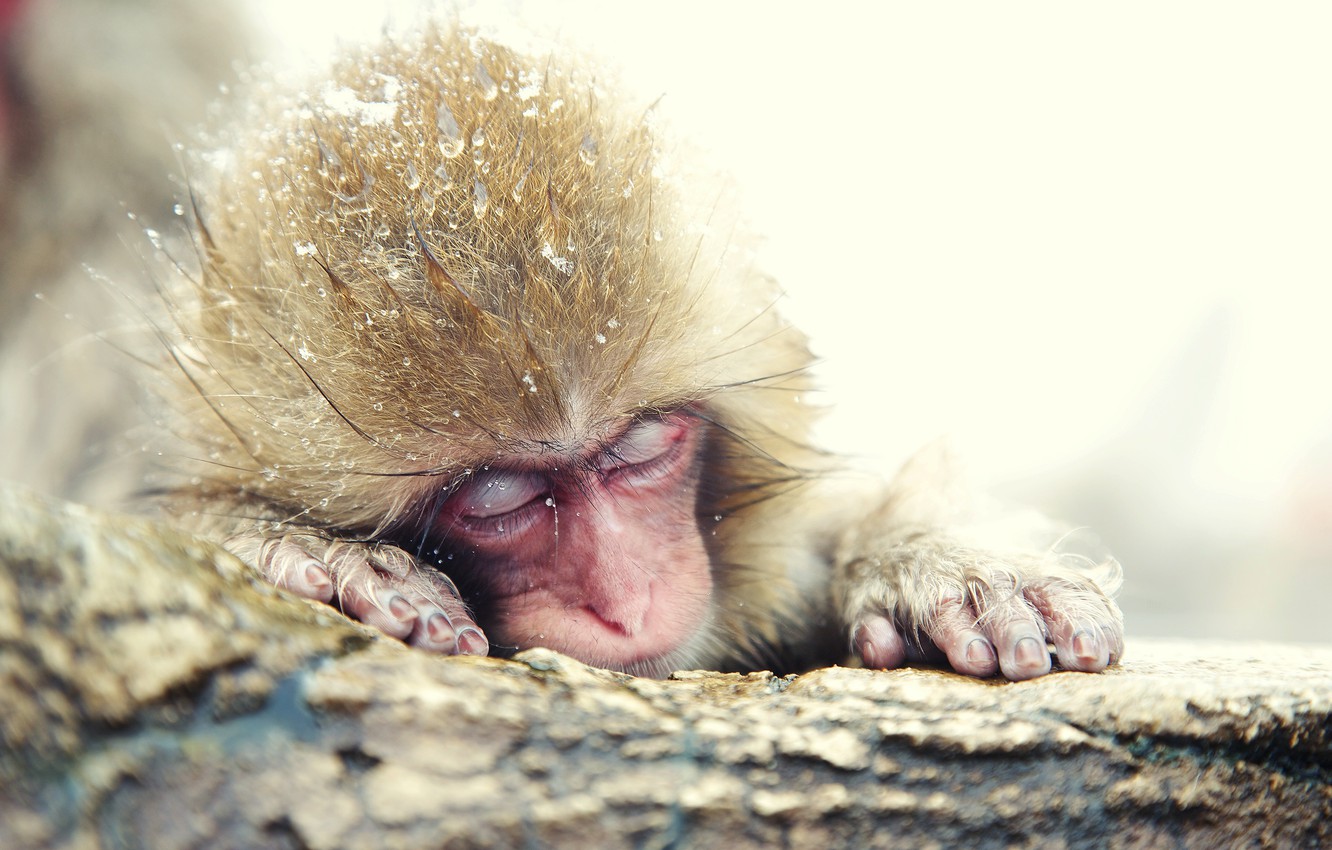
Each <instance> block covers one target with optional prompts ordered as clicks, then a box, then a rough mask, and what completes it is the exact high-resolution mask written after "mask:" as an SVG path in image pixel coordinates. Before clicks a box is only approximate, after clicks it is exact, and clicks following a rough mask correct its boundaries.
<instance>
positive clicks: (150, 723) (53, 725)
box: [0, 490, 1332, 850]
mask: <svg viewBox="0 0 1332 850" xmlns="http://www.w3.org/2000/svg"><path fill="white" fill-rule="evenodd" d="M1330 716H1332V649H1329V648H1313V647H1303V648H1301V647H1289V646H1276V645H1253V644H1244V645H1238V644H1237V645H1225V644H1195V643H1170V642H1161V641H1152V642H1148V641H1137V642H1133V643H1131V644H1130V647H1129V655H1128V657H1127V659H1126V660H1125V662H1124V664H1123V665H1122V666H1120V667H1118V668H1116V669H1113V670H1111V671H1109V672H1108V673H1105V674H1102V675H1083V674H1077V673H1056V674H1053V675H1050V676H1047V677H1044V678H1041V679H1037V680H1034V681H1030V682H1020V683H1005V682H998V681H977V680H973V679H967V678H964V677H960V676H955V675H952V674H950V673H947V672H943V671H939V670H930V669H905V670H899V671H892V672H877V671H868V670H855V669H846V668H837V667H833V668H827V669H822V670H816V671H813V672H810V673H807V674H805V675H802V676H794V677H776V676H773V675H772V674H770V673H754V674H750V675H735V674H716V673H707V672H687V673H682V674H679V675H678V676H676V677H675V678H674V679H672V680H668V681H652V680H643V679H634V678H632V677H628V676H623V675H619V674H614V673H609V672H606V671H601V670H595V669H592V668H588V667H586V666H584V665H582V664H579V663H577V662H575V661H572V660H570V659H567V658H564V657H562V656H559V655H557V654H555V653H551V652H547V651H541V650H534V651H530V652H526V653H523V654H521V655H520V656H518V658H517V659H516V660H514V661H504V660H499V659H471V658H457V659H445V658H436V657H433V656H429V655H426V654H424V653H420V652H415V651H412V650H408V649H406V648H405V647H402V646H401V645H399V644H396V643H394V642H392V641H388V640H382V639H379V638H377V637H375V636H374V635H372V634H371V633H370V632H368V631H367V630H364V629H362V628H360V627H359V626H356V625H355V624H351V623H348V622H347V621H345V620H343V619H342V618H341V617H339V616H337V615H335V614H333V613H331V612H329V611H327V610H324V609H322V608H319V607H316V606H312V605H310V604H307V603H304V602H301V601H299V600H293V599H289V598H287V597H285V596H283V595H282V594H280V593H277V592H275V591H273V590H271V589H269V588H267V587H265V586H263V585H262V584H259V583H257V582H255V581H253V580H252V579H251V578H250V577H249V576H248V574H247V573H246V572H245V570H244V568H243V567H242V566H241V565H240V564H239V563H237V562H236V561H234V560H233V559H232V558H230V557H229V556H228V555H226V554H225V553H222V552H220V551H219V550H217V549H215V548H213V547H211V546H209V545H207V544H205V543H202V542H199V541H197V540H193V539H191V538H189V537H186V536H183V535H180V534H177V533H175V532H173V531H171V530H170V529H166V528H162V527H160V526H158V525H155V524H153V523H151V522H148V521H145V520H136V519H126V518H123V517H110V516H106V515H101V514H97V513H95V512H92V511H89V510H87V509H84V508H80V507H78V506H72V505H63V504H59V503H53V502H46V501H43V500H40V499H37V498H35V497H33V496H31V495H29V494H25V493H23V492H21V491H13V490H8V491H5V490H0V733H2V734H3V742H4V750H3V753H0V783H2V784H0V846H4V847H25V848H26V847H32V848H103V847H106V848H117V847H130V846H144V847H170V848H174V847H181V848H185V847H203V846H207V847H210V848H214V847H220V848H231V847H234V848H254V847H275V848H287V847H291V848H298V847H299V848H306V847H308V848H320V849H321V850H325V849H326V850H336V848H353V847H365V846H378V847H389V848H399V847H400V848H417V847H421V848H426V847H430V848H434V847H483V846H515V845H535V846H546V847H564V846H568V847H579V848H582V847H589V846H642V847H663V848H664V847H725V848H727V849H728V850H736V848H744V847H769V846H787V847H818V848H824V847H828V846H848V847H851V846H854V847H912V848H915V847H932V846H934V847H956V846H967V847H1203V846H1206V847H1211V846H1236V845H1244V846H1254V847H1286V846H1319V845H1321V844H1324V843H1326V842H1328V841H1329V839H1332V835H1329V832H1330V830H1329V827H1328V826H1326V825H1325V824H1326V822H1327V819H1328V817H1329V815H1332V791H1329V778H1330V777H1332V746H1330V745H1329V740H1328V736H1329V730H1330V729H1332V724H1330V723H1329V717H1330Z"/></svg>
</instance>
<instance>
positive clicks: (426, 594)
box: [223, 533, 490, 655]
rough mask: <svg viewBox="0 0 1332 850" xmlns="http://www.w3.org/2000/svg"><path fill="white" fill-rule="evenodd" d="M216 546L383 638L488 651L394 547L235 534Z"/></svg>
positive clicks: (442, 588)
mask: <svg viewBox="0 0 1332 850" xmlns="http://www.w3.org/2000/svg"><path fill="white" fill-rule="evenodd" d="M223 546H224V547H225V548H226V549H227V550H228V551H230V552H231V553H233V554H234V555H236V556H237V557H239V558H240V559H241V560H243V561H246V562H247V563H249V564H250V565H251V566H253V567H254V568H255V569H257V570H258V571H259V574H260V575H261V576H263V578H264V579H265V580H266V581H268V582H269V583H270V584H273V585H275V586H277V587H280V588H282V589H284V590H288V591H290V592H292V593H295V594H296V595H297V596H301V597H304V598H306V599H313V600H315V601H317V602H325V603H328V604H330V605H333V606H334V607H336V608H338V609H339V610H341V611H342V613H344V614H346V615H347V616H348V617H351V618H353V619H355V620H360V621H361V622H362V623H365V624H366V625H367V626H371V627H372V628H376V629H378V630H379V631H381V632H383V633H384V634H386V635H388V636H389V637H394V638H397V639H399V640H402V641H405V642H406V643H408V644H410V645H411V646H414V647H417V648H418V649H424V650H428V651H432V652H440V653H444V654H445V655H485V654H487V652H489V650H490V643H489V641H487V640H486V637H485V635H484V634H483V633H482V632H481V629H480V628H478V627H477V625H476V623H475V622H473V621H472V618H471V616H470V615H469V614H468V613H467V606H466V605H465V604H463V601H462V598H461V597H460V595H459V593H458V588H457V586H456V585H454V583H453V582H452V581H450V580H449V578H448V577H447V576H445V575H444V574H443V573H441V572H439V571H438V570H433V569H428V568H422V567H421V566H420V565H419V564H418V563H417V562H416V559H415V558H413V557H412V556H411V555H408V554H407V553H406V552H404V551H403V550H401V549H399V548H398V547H396V546H390V545H388V544H383V543H357V542H349V541H346V540H328V539H325V538H323V537H320V536H318V535H316V534H303V533H294V534H280V535H274V536H268V535H263V534H259V533H245V534H238V535H236V536H234V537H231V538H229V539H228V540H227V541H226V542H225V543H224V544H223Z"/></svg>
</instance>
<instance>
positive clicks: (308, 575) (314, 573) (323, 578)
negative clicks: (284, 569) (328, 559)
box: [305, 564, 331, 591]
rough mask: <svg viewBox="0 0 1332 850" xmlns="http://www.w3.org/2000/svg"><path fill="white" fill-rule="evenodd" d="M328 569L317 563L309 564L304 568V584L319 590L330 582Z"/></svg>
mask: <svg viewBox="0 0 1332 850" xmlns="http://www.w3.org/2000/svg"><path fill="white" fill-rule="evenodd" d="M330 583H331V582H330V580H329V577H328V571H327V570H325V569H324V568H323V567H321V566H319V565H318V564H310V565H309V566H307V567H306V568H305V584H306V586H307V587H309V588H310V589H311V590H314V591H320V590H323V589H324V588H326V587H328V586H329V584H330Z"/></svg>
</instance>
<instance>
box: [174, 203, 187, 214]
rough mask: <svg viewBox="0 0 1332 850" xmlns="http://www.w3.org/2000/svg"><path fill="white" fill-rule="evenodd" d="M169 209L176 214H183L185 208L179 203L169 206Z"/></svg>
mask: <svg viewBox="0 0 1332 850" xmlns="http://www.w3.org/2000/svg"><path fill="white" fill-rule="evenodd" d="M171 211H172V212H173V213H175V214H176V215H185V208H184V207H183V206H181V205H180V204H176V205H175V206H173V207H172V208H171Z"/></svg>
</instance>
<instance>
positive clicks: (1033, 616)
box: [834, 531, 1124, 681]
mask: <svg viewBox="0 0 1332 850" xmlns="http://www.w3.org/2000/svg"><path fill="white" fill-rule="evenodd" d="M900 541H901V542H899V543H897V544H895V545H891V546H887V547H885V548H883V549H882V550H880V551H879V552H878V553H877V554H875V555H872V556H850V557H846V558H845V559H844V560H842V561H841V562H840V563H839V565H838V575H837V580H836V582H835V584H834V588H835V595H836V597H837V605H838V608H839V611H840V613H841V615H842V617H843V618H844V619H843V620H842V622H844V623H847V624H848V625H849V627H850V637H851V643H852V646H853V648H854V649H855V651H856V653H857V654H858V655H859V656H860V657H861V659H862V660H863V661H864V662H865V665H866V666H868V667H875V668H880V669H883V668H892V667H899V666H901V665H902V664H904V663H906V662H908V661H912V660H934V659H938V657H939V656H940V654H942V655H943V656H945V657H946V658H947V660H948V663H949V665H950V666H951V667H952V668H953V669H954V670H956V671H957V672H959V673H965V674H968V675H971V676H993V675H995V674H996V673H1002V675H1003V676H1004V677H1006V678H1008V679H1012V680H1015V681H1016V680H1019V679H1031V678H1035V677H1037V676H1043V675H1045V674H1046V673H1049V672H1050V669H1051V663H1050V653H1049V650H1048V649H1047V644H1049V645H1053V647H1054V652H1055V655H1056V657H1057V658H1058V660H1059V663H1060V665H1061V666H1062V667H1063V668H1064V669H1065V670H1080V671H1084V672H1089V673H1095V672H1100V671H1101V670H1104V669H1105V668H1106V667H1107V666H1109V665H1112V664H1114V663H1115V662H1117V661H1118V660H1119V658H1120V656H1121V655H1122V654H1123V651H1124V629H1123V615H1122V614H1120V611H1119V607H1118V606H1117V605H1115V603H1114V601H1113V600H1111V599H1110V597H1109V595H1108V594H1107V593H1106V591H1105V590H1104V589H1103V588H1102V585H1101V584H1100V583H1098V582H1097V581H1096V580H1094V578H1093V577H1092V575H1091V572H1092V571H1091V570H1082V571H1079V570H1078V569H1076V568H1074V567H1070V566H1067V565H1065V564H1061V563H1060V562H1059V560H1058V559H1057V558H1055V557H1053V556H1052V555H1051V554H1050V553H1046V552H1027V553H1024V552H1017V553H1004V554H1003V555H1002V556H1001V555H996V554H994V553H990V552H987V551H983V550H979V549H973V548H968V547H967V546H964V545H960V544H958V543H956V542H955V541H953V540H951V539H949V538H948V537H947V536H946V535H945V534H943V533H941V532H933V531H918V532H915V533H910V534H906V535H904V536H903V537H902V538H900ZM1097 566H1099V567H1102V568H1104V571H1105V573H1106V574H1107V575H1108V576H1109V578H1108V580H1107V581H1105V583H1106V584H1109V585H1111V586H1113V585H1114V584H1115V583H1117V580H1118V565H1117V564H1116V563H1115V562H1114V561H1112V560H1111V561H1107V562H1105V563H1103V564H1101V565H1097Z"/></svg>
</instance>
